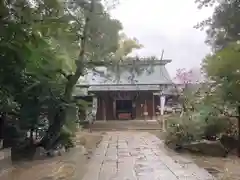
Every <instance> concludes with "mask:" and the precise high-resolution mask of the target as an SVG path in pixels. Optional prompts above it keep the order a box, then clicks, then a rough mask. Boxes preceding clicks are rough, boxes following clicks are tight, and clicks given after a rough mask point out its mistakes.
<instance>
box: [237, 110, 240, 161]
mask: <svg viewBox="0 0 240 180" xmlns="http://www.w3.org/2000/svg"><path fill="white" fill-rule="evenodd" d="M237 111H238V157H240V106H238V107H237Z"/></svg>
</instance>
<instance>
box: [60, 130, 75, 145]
mask: <svg viewBox="0 0 240 180" xmlns="http://www.w3.org/2000/svg"><path fill="white" fill-rule="evenodd" d="M59 138H60V142H61V144H62V145H63V146H64V147H65V148H66V149H69V148H72V147H74V141H73V138H74V134H73V133H72V132H71V131H70V130H69V129H68V128H66V126H64V127H63V128H62V130H61V132H60V137H59Z"/></svg>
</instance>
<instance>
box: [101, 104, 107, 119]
mask: <svg viewBox="0 0 240 180" xmlns="http://www.w3.org/2000/svg"><path fill="white" fill-rule="evenodd" d="M102 104H103V120H104V121H106V102H105V100H104V99H102Z"/></svg>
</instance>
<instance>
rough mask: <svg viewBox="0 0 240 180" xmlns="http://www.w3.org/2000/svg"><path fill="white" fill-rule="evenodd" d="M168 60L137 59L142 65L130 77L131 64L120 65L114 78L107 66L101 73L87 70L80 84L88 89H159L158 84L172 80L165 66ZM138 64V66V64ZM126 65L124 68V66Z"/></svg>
mask: <svg viewBox="0 0 240 180" xmlns="http://www.w3.org/2000/svg"><path fill="white" fill-rule="evenodd" d="M169 62H171V61H170V60H156V61H151V62H146V61H145V62H143V61H139V62H137V63H139V64H140V68H141V66H142V67H144V68H143V70H142V72H141V73H139V74H136V73H134V76H135V77H134V78H131V77H132V73H131V71H129V67H131V64H129V63H127V64H126V63H125V64H124V65H122V67H123V68H122V70H121V73H120V76H119V79H118V80H116V79H117V78H116V74H115V73H114V72H112V71H110V70H109V69H108V68H105V69H104V68H103V73H100V74H99V73H96V72H89V73H88V74H87V75H86V76H85V82H81V83H80V84H81V85H89V91H99V90H105V91H106V90H148V89H149V90H150V89H152V90H159V87H160V85H170V84H172V83H173V82H172V80H171V78H170V76H169V73H168V71H167V69H166V67H165V64H167V63H169ZM139 64H138V66H139ZM125 67H126V68H125ZM80 84H79V85H80Z"/></svg>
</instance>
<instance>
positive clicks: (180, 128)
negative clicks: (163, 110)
mask: <svg viewBox="0 0 240 180" xmlns="http://www.w3.org/2000/svg"><path fill="white" fill-rule="evenodd" d="M230 127H231V123H230V122H229V120H228V119H227V118H223V117H217V116H210V117H208V119H207V120H206V119H205V118H203V117H202V116H201V114H200V113H194V114H192V115H185V116H183V117H178V118H176V117H175V118H172V119H169V120H168V127H167V134H166V140H165V143H166V144H167V145H169V146H170V147H171V148H175V147H179V146H180V147H181V146H182V145H183V144H187V143H190V142H193V141H198V140H202V139H208V140H216V137H218V135H219V134H221V133H225V132H226V131H227V130H228V129H229V128H230Z"/></svg>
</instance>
